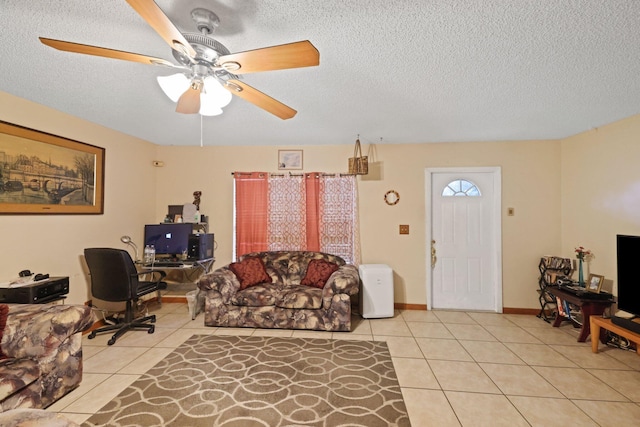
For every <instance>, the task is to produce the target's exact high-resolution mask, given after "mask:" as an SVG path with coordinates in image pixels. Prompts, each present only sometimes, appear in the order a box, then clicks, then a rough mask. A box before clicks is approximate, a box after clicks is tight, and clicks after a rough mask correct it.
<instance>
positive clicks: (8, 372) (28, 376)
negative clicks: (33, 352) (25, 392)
mask: <svg viewBox="0 0 640 427" xmlns="http://www.w3.org/2000/svg"><path fill="white" fill-rule="evenodd" d="M38 378H40V368H39V367H38V362H36V361H35V360H33V359H4V360H2V361H0V401H3V400H5V399H6V398H8V397H9V396H11V395H13V394H15V393H17V392H19V391H20V390H22V389H24V388H26V387H28V386H29V385H30V384H31V383H33V382H34V381H36V380H38Z"/></svg>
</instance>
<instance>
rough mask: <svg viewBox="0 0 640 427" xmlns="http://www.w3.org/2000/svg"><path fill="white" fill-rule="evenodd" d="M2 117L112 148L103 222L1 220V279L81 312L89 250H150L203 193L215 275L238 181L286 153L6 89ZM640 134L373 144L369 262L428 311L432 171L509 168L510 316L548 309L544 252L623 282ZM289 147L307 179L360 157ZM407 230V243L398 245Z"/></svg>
mask: <svg viewBox="0 0 640 427" xmlns="http://www.w3.org/2000/svg"><path fill="white" fill-rule="evenodd" d="M0 120H4V121H7V122H11V123H16V124H20V125H23V126H27V127H31V128H34V129H39V130H44V131H46V132H49V133H53V134H56V135H60V136H65V137H68V138H72V139H76V140H79V141H83V142H87V143H90V144H94V145H97V146H100V147H104V148H106V181H105V214H104V215H42V216H38V215H24V216H18V215H2V216H0V236H1V239H2V253H3V254H2V256H1V257H0V272H1V274H2V276H1V277H2V278H3V279H9V278H11V277H14V276H15V275H16V274H17V272H18V271H20V270H21V269H24V268H29V269H31V270H33V271H37V272H47V273H50V274H52V275H68V276H70V278H71V293H70V296H69V302H72V303H83V302H85V301H86V300H87V299H88V285H87V281H86V277H85V275H84V272H83V264H82V261H81V254H82V250H83V249H84V248H85V247H89V246H113V247H122V248H124V247H125V246H124V245H123V244H122V243H121V242H120V240H119V238H120V236H121V235H123V234H129V235H131V236H132V237H133V239H134V241H136V242H138V243H139V244H140V245H141V244H142V235H143V225H144V224H146V223H154V222H159V221H161V220H162V219H163V217H164V215H165V213H166V206H167V205H168V204H181V203H187V202H191V201H192V200H193V198H192V193H193V191H195V190H200V191H202V192H203V195H202V204H201V211H202V213H204V214H207V215H209V218H210V223H211V224H210V230H211V231H212V232H214V233H215V235H216V241H217V244H218V248H217V250H216V258H217V261H216V266H222V265H224V264H226V263H228V262H230V261H231V253H232V251H231V242H232V206H231V199H232V176H231V172H232V171H235V170H242V171H255V170H263V171H268V172H275V171H276V170H277V167H276V165H277V152H278V148H283V147H260V146H251V147H218V146H209V147H203V148H201V147H165V146H155V145H153V144H151V143H148V142H145V141H142V140H139V139H136V138H133V137H130V136H127V135H123V134H121V133H118V132H115V131H112V130H109V129H106V128H104V127H102V126H98V125H95V124H92V123H88V122H86V121H83V120H80V119H77V118H74V117H71V116H68V115H66V114H63V113H60V112H57V111H54V110H51V109H49V108H46V107H43V106H40V105H37V104H34V103H31V102H29V101H26V100H22V99H19V98H16V97H13V96H11V95H9V94H6V93H2V92H0ZM638 134H640V116H637V117H634V118H630V119H627V120H623V121H620V122H618V123H615V124H612V125H609V126H606V127H603V128H600V129H598V130H594V131H591V132H587V133H584V134H580V135H577V136H574V137H571V138H567V139H566V140H563V141H527V142H486V143H446V144H431V143H416V144H401V145H396V144H376V146H375V148H376V149H375V156H373V158H371V161H372V162H373V163H372V165H371V174H370V175H369V176H366V177H361V178H359V194H360V212H361V215H360V217H361V239H362V261H363V262H364V263H386V264H389V265H390V266H391V267H392V268H393V270H394V273H395V279H396V289H395V298H396V302H403V303H409V304H426V280H427V275H426V268H427V244H426V241H425V233H426V229H425V223H424V220H425V189H424V182H425V169H426V168H429V167H453V166H499V167H500V168H501V171H502V215H503V217H502V244H503V246H502V253H503V260H502V262H503V305H504V306H505V307H509V308H537V307H538V303H537V296H536V293H535V290H536V289H537V277H538V271H537V263H538V260H539V258H540V256H541V255H544V254H560V255H564V256H571V257H572V256H573V248H574V247H575V246H578V245H583V246H586V247H588V248H590V249H592V250H594V252H595V253H596V259H595V260H594V262H593V263H592V266H591V268H592V270H593V272H595V273H600V274H604V275H605V276H606V277H607V278H614V276H615V271H616V269H615V234H616V233H629V234H640V215H638V214H637V212H638V210H639V208H640V206H639V205H640V196H638V194H639V192H640V188H639V187H640V168H638V167H637V165H636V164H635V163H636V162H635V161H636V159H638V158H640V156H639V154H640V146H639V145H638V144H637V143H636V142H635V138H634V137H635V136H637V135H638ZM205 143H206V139H205ZM285 148H287V149H291V148H301V149H303V150H304V170H305V171H325V172H344V171H345V170H346V165H347V158H348V157H349V156H350V155H351V154H352V147H351V146H344V145H333V146H313V147H285ZM364 148H365V151H366V150H368V146H367V144H364ZM371 154H373V153H371ZM153 160H161V161H163V162H164V163H165V166H164V167H161V168H155V167H153V166H152V161H153ZM390 189H394V190H396V191H398V192H399V193H400V198H401V199H400V203H398V204H397V205H396V206H387V205H386V204H385V203H384V201H383V195H384V193H385V192H386V191H388V190H390ZM508 207H513V208H515V216H512V217H510V216H506V210H507V208H508ZM399 224H409V225H410V228H411V233H410V234H409V235H399V234H398V225H399Z"/></svg>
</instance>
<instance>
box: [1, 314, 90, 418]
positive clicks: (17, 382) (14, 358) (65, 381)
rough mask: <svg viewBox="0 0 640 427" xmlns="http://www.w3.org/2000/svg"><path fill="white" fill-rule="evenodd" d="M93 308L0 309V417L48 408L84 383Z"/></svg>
mask: <svg viewBox="0 0 640 427" xmlns="http://www.w3.org/2000/svg"><path fill="white" fill-rule="evenodd" d="M92 324H93V316H92V315H91V308H90V307H88V306H76V305H38V304H24V305H21V304H11V305H6V304H0V338H1V340H0V412H4V411H8V410H10V409H14V408H36V409H40V408H46V407H47V406H49V405H51V404H52V403H53V402H55V401H56V400H58V399H59V398H61V397H62V396H64V395H65V394H66V393H68V392H69V391H71V390H72V389H74V388H75V387H77V386H78V384H80V381H81V380H82V331H84V330H86V329H88V328H89V327H90V326H91V325H92Z"/></svg>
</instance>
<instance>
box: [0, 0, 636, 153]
mask: <svg viewBox="0 0 640 427" xmlns="http://www.w3.org/2000/svg"><path fill="white" fill-rule="evenodd" d="M156 3H157V4H158V5H159V6H160V7H161V8H162V10H163V11H164V12H165V14H166V15H167V16H168V17H169V18H170V19H171V20H172V21H173V22H174V24H175V25H176V26H177V27H178V28H179V29H180V30H181V31H186V32H195V27H194V25H193V22H192V21H191V17H190V12H191V10H192V9H193V8H195V7H205V8H208V9H210V10H212V11H214V12H215V13H216V14H217V15H218V16H219V17H220V21H221V23H220V27H219V29H218V30H217V31H216V33H215V35H214V36H215V37H216V38H217V39H218V40H219V41H220V42H221V43H223V44H224V45H225V46H226V47H227V48H228V49H229V50H230V51H231V52H241V51H245V50H251V49H256V48H260V47H266V46H272V45H278V44H283V43H288V42H292V41H298V40H310V41H311V42H312V43H313V44H314V45H315V46H316V48H317V49H318V50H319V51H320V66H318V67H311V68H301V69H295V70H282V71H271V72H264V73H255V74H247V75H245V76H244V80H243V81H244V82H246V83H248V84H249V85H251V86H253V87H255V88H257V89H259V90H261V91H263V92H265V93H266V94H268V95H270V96H272V97H274V98H276V99H278V100H279V101H281V102H283V103H285V104H287V105H289V106H291V107H292V108H295V109H296V110H298V114H297V116H295V117H294V118H293V119H290V120H280V119H278V118H276V117H275V116H272V115H271V114H269V113H267V112H265V111H263V110H261V109H259V108H257V107H255V106H254V105H252V104H249V103H247V102H245V101H244V100H242V99H240V98H237V97H234V99H233V100H232V102H231V104H230V105H229V106H228V107H226V108H225V109H224V114H223V115H221V116H217V117H205V118H204V119H203V123H202V124H203V135H204V137H203V140H204V144H206V145H292V146H301V145H306V144H312V145H323V144H352V143H353V141H354V140H355V138H356V136H357V135H358V134H360V136H361V140H362V141H363V142H370V143H371V142H372V143H376V142H379V140H380V138H383V141H384V142H385V143H420V142H448V141H487V140H523V139H549V138H562V137H566V136H569V135H573V134H576V133H578V132H582V131H585V130H588V129H590V128H594V127H598V126H601V125H603V124H607V123H611V122H613V121H616V120H619V119H622V118H625V117H629V116H632V115H634V114H638V113H640V78H639V76H640V1H638V0H609V1H603V0H562V1H560V0H421V1H416V0H393V1H389V0H386V1H380V0H357V1H344V0H322V1H319V0H243V1H232V0H157V2H156ZM0 32H1V33H2V38H1V41H0V90H2V91H5V92H8V93H11V94H14V95H17V96H20V97H23V98H26V99H28V100H31V101H35V102H38V103H41V104H44V105H46V106H49V107H52V108H55V109H57V110H60V111H63V112H66V113H69V114H72V115H74V116H77V117H81V118H83V119H86V120H89V121H91V122H95V123H98V124H101V125H104V126H106V127H109V128H112V129H116V130H119V131H121V132H124V133H127V134H130V135H134V136H137V137H140V138H143V139H145V140H148V141H151V142H153V143H156V144H160V145H199V144H200V125H201V123H200V116H198V115H182V114H178V113H176V112H175V111H174V109H175V104H173V103H172V102H171V101H170V100H168V99H167V98H166V97H165V95H164V94H163V93H162V91H161V90H160V88H159V87H158V85H157V83H156V79H155V77H156V76H159V75H168V74H173V72H174V71H172V70H171V69H168V68H163V67H154V66H149V65H143V64H138V63H133V62H125V61H118V60H113V59H106V58H99V57H92V56H87V55H80V54H72V53H66V52H60V51H57V50H54V49H51V48H49V47H46V46H44V45H42V44H41V43H40V42H39V41H38V36H42V37H48V38H54V39H61V40H67V41H72V42H77V43H83V44H92V45H97V46H102V47H108V48H112V49H118V50H124V51H129V52H136V53H141V54H145V55H151V56H157V57H160V58H164V59H167V60H170V61H172V62H174V63H175V60H174V59H173V56H172V55H171V52H170V49H169V48H168V46H167V45H166V44H165V42H164V41H163V40H162V39H161V38H160V36H159V35H158V34H156V33H155V32H154V31H153V30H152V29H151V27H150V26H149V25H148V24H147V23H146V22H145V21H144V20H143V19H142V18H141V17H140V16H139V15H138V14H136V12H135V11H134V10H133V9H132V8H131V7H130V6H129V5H128V4H127V3H126V2H125V1H124V0H101V1H87V0H46V1H45V0H37V1H25V0H1V1H0ZM0 119H1V117H0Z"/></svg>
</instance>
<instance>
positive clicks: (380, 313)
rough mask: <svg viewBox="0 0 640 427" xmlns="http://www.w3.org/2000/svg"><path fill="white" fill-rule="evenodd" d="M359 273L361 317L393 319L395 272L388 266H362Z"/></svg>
mask: <svg viewBox="0 0 640 427" xmlns="http://www.w3.org/2000/svg"><path fill="white" fill-rule="evenodd" d="M358 271H359V273H360V280H362V289H361V290H360V315H361V316H362V317H364V318H365V319H371V318H380V317H393V270H391V268H390V267H389V266H388V265H386V264H362V265H360V267H359V268H358Z"/></svg>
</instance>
